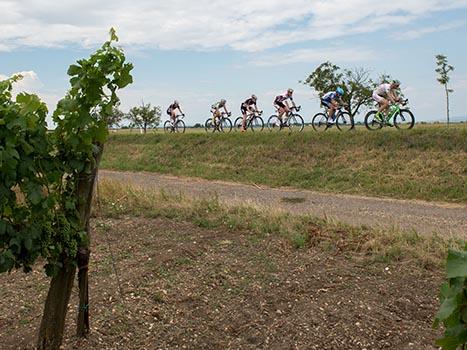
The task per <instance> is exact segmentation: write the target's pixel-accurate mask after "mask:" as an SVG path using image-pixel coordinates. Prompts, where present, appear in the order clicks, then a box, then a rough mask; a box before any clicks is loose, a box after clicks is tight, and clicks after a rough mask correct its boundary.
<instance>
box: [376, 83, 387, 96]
mask: <svg viewBox="0 0 467 350" xmlns="http://www.w3.org/2000/svg"><path fill="white" fill-rule="evenodd" d="M389 91H391V84H381V85H380V86H378V87H377V88H376V90H375V91H374V92H375V94H376V95H379V96H382V97H384V96H387V95H388V93H389Z"/></svg>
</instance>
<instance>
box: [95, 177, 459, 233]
mask: <svg viewBox="0 0 467 350" xmlns="http://www.w3.org/2000/svg"><path fill="white" fill-rule="evenodd" d="M99 178H100V179H103V180H106V179H109V180H112V181H119V182H121V183H125V184H131V185H134V186H137V187H141V188H143V189H147V190H150V191H159V190H161V189H162V190H164V191H165V192H171V193H175V194H178V193H179V192H180V193H182V194H183V195H185V196H187V197H189V198H213V197H216V198H218V199H219V200H221V201H222V202H223V203H224V204H227V205H234V206H235V205H245V204H247V205H253V206H255V207H259V208H264V210H265V211H267V210H269V209H270V208H274V209H278V208H280V209H282V210H285V211H287V212H290V213H295V214H299V215H304V214H307V215H311V216H316V217H320V218H326V219H335V220H337V221H339V222H344V223H347V224H349V225H352V226H361V225H366V226H370V227H375V228H384V229H391V228H393V227H396V228H399V229H402V230H405V231H407V230H415V231H417V232H418V233H420V234H427V235H431V234H433V233H436V234H440V235H443V236H448V237H450V236H453V237H462V238H467V204H460V203H459V204H454V203H434V202H424V201H419V200H398V199H391V198H374V197H364V196H356V195H344V194H335V193H319V192H313V191H308V190H299V189H292V188H270V187H267V186H257V185H256V186H254V185H246V184H241V183H232V182H226V181H208V180H203V179H198V178H189V177H175V176H167V175H160V174H156V173H148V172H120V171H109V170H103V171H100V173H99Z"/></svg>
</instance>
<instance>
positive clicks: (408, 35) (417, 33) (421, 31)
mask: <svg viewBox="0 0 467 350" xmlns="http://www.w3.org/2000/svg"><path fill="white" fill-rule="evenodd" d="M466 23H467V22H466V21H454V22H451V23H444V24H441V25H437V26H430V27H423V28H418V29H413V30H408V31H404V32H399V33H396V34H394V35H393V37H394V39H398V40H414V39H418V38H421V37H422V36H425V35H427V34H431V33H438V32H445V31H448V30H452V29H456V28H460V27H463V26H465V24H466Z"/></svg>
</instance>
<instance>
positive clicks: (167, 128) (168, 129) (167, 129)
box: [164, 120, 173, 133]
mask: <svg viewBox="0 0 467 350" xmlns="http://www.w3.org/2000/svg"><path fill="white" fill-rule="evenodd" d="M164 132H165V133H170V132H173V130H172V123H171V122H170V121H169V120H166V121H165V123H164Z"/></svg>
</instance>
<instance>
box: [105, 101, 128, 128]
mask: <svg viewBox="0 0 467 350" xmlns="http://www.w3.org/2000/svg"><path fill="white" fill-rule="evenodd" d="M124 117H125V113H123V112H122V111H121V110H120V109H118V107H117V106H115V107H114V108H112V113H111V114H110V115H109V117H108V118H107V125H108V126H109V128H112V127H119V126H120V123H121V121H122V120H123V118H124Z"/></svg>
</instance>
